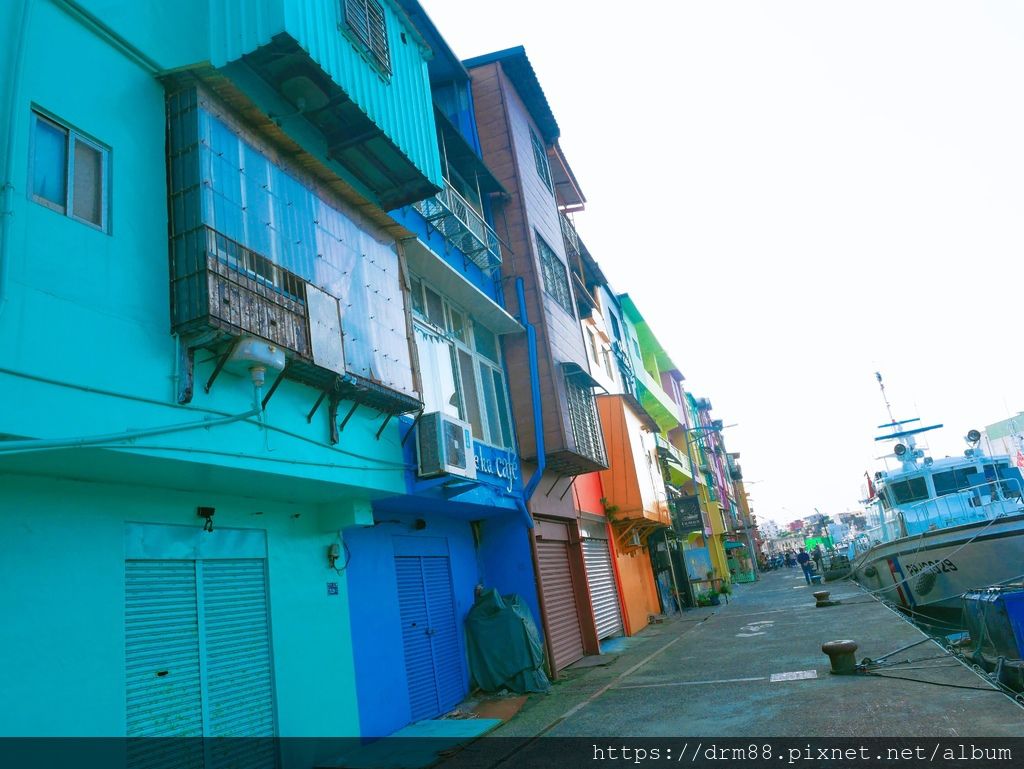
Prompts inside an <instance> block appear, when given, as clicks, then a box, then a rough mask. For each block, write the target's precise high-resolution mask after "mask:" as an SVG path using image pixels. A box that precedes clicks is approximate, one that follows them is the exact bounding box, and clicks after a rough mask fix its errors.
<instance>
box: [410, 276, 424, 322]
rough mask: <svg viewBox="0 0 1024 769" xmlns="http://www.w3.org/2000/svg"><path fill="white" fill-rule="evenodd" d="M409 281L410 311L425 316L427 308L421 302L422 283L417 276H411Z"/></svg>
mask: <svg viewBox="0 0 1024 769" xmlns="http://www.w3.org/2000/svg"><path fill="white" fill-rule="evenodd" d="M409 283H410V293H411V294H412V311H413V312H416V313H419V314H420V315H422V316H423V317H424V318H425V317H426V316H427V308H426V305H424V304H423V284H422V283H421V282H420V279H419V278H413V279H412V280H411V281H409Z"/></svg>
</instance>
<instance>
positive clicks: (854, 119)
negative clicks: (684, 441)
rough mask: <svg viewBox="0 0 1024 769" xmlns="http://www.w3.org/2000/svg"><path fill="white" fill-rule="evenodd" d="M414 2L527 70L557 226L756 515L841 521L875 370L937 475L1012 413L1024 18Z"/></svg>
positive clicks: (1009, 7)
mask: <svg viewBox="0 0 1024 769" xmlns="http://www.w3.org/2000/svg"><path fill="white" fill-rule="evenodd" d="M423 3H424V6H425V8H426V10H427V12H428V13H429V14H430V16H431V17H432V18H433V20H434V21H435V23H436V24H437V26H438V28H439V29H440V30H441V32H442V34H443V35H444V36H445V38H446V39H447V40H448V42H449V44H450V45H451V46H452V48H453V49H454V50H455V52H456V53H457V54H458V55H459V56H461V57H462V58H468V57H470V56H475V55H478V54H481V53H485V52H488V51H493V50H498V49H501V48H508V47H511V46H515V45H524V46H525V47H526V51H527V54H528V56H529V57H530V60H531V62H532V63H533V66H534V68H535V69H536V71H537V74H538V76H539V78H540V81H541V85H542V86H543V88H544V90H545V93H546V94H547V97H548V100H549V102H550V103H551V106H552V109H553V110H554V113H555V117H556V118H557V120H558V122H559V125H560V127H561V131H562V137H561V144H562V147H563V149H564V150H565V153H566V155H567V157H568V159H569V162H570V163H571V164H572V167H573V170H574V172H575V174H576V176H577V178H578V179H579V181H580V184H581V186H582V188H583V191H584V193H585V194H586V196H587V200H588V204H587V210H586V211H585V212H584V213H582V214H580V215H578V216H577V217H576V222H577V227H578V229H579V231H580V233H581V235H582V236H583V238H584V240H585V241H586V243H587V246H588V248H589V249H590V251H591V252H592V253H593V254H594V256H595V257H596V258H597V259H598V261H599V262H600V263H601V266H602V267H603V268H604V270H605V272H606V274H607V275H608V276H609V278H610V279H611V280H612V281H613V283H614V288H615V289H616V290H617V291H619V292H629V293H630V294H631V295H632V296H633V297H634V299H635V300H636V301H637V304H638V306H639V307H640V308H641V311H642V312H643V313H644V315H645V317H646V318H647V320H648V321H649V322H650V323H651V325H652V326H653V328H654V329H655V333H656V334H657V335H658V337H659V339H660V340H661V342H662V343H663V345H664V346H665V347H666V348H667V349H668V350H669V352H670V354H671V355H672V357H673V359H674V360H675V362H676V363H677V364H678V366H679V368H680V370H681V371H682V372H683V373H684V374H685V375H686V377H687V382H686V384H687V386H688V388H689V389H690V390H691V391H692V392H694V393H695V394H696V395H698V396H707V397H709V398H710V399H711V401H712V404H713V405H714V414H715V416H716V417H718V418H720V419H723V420H724V421H725V422H726V423H727V424H728V423H733V422H736V423H738V425H737V426H736V427H733V428H731V429H729V430H727V431H726V432H725V437H726V441H727V446H728V448H729V450H730V451H738V452H740V453H741V463H742V465H743V469H744V475H745V477H746V478H747V479H748V480H749V481H751V482H754V483H753V484H752V485H750V486H749V491H750V493H751V497H752V506H753V508H754V511H755V513H756V514H757V515H758V516H759V517H760V518H762V519H774V520H776V521H778V522H780V523H782V522H785V521H788V520H792V519H794V518H797V517H800V516H802V515H804V514H808V513H812V512H813V509H814V508H819V509H820V510H821V512H823V513H832V514H834V513H836V512H841V511H843V510H847V509H851V508H855V507H856V506H857V502H858V499H859V498H860V496H861V491H862V485H863V482H864V477H863V473H864V471H865V470H869V469H870V470H872V471H873V470H874V469H876V468H878V467H880V466H881V465H880V463H879V462H877V461H876V457H878V456H880V455H881V454H883V453H885V452H884V449H882V448H881V446H880V445H879V444H875V443H874V442H873V440H872V439H873V437H874V436H875V435H877V434H879V431H876V429H875V426H876V425H878V424H881V423H882V422H885V421H887V416H886V413H885V407H884V404H883V402H882V399H881V396H880V394H879V392H878V387H877V383H876V382H875V379H874V372H875V371H876V370H880V371H881V372H882V374H883V376H884V377H885V380H886V384H887V387H888V392H889V396H890V399H891V401H892V403H893V407H894V411H895V413H896V416H897V418H909V417H914V416H920V417H922V419H923V420H924V421H925V422H928V423H932V422H944V423H945V425H946V429H944V430H942V431H939V432H938V434H936V433H933V434H932V436H933V437H931V438H930V439H929V443H930V447H931V449H932V453H933V454H934V455H935V456H945V455H947V454H952V453H959V452H960V451H961V450H962V449H963V448H964V444H963V442H962V440H961V437H960V436H962V435H964V434H965V433H966V432H967V430H968V429H970V428H972V427H977V428H978V429H982V428H984V426H985V425H986V424H990V423H992V422H995V421H997V420H999V419H1002V418H1004V417H1005V416H1008V414H1009V412H1010V411H1014V412H1015V411H1017V410H1019V409H1024V354H1022V353H1024V351H1022V348H1021V345H1020V339H1021V333H1020V332H1021V325H1022V323H1024V312H1022V311H1021V301H1022V300H1021V283H1022V278H1024V262H1022V256H1024V98H1022V96H1024V82H1022V81H1024V3H1019V2H1016V1H1015V0H1008V1H1007V2H984V1H983V0H963V1H962V2H941V1H940V0H920V1H919V2H910V1H908V0H882V1H871V0H857V1H856V2H853V1H852V0H851V1H849V2H822V1H821V0H805V1H804V2H796V1H791V0H771V1H770V2H739V1H737V0H731V1H730V2H718V1H717V0H705V1H704V2H692V1H689V0H681V1H680V0H677V1H675V2H649V3H643V4H634V5H631V6H630V8H631V9H633V10H634V11H635V13H634V15H632V16H630V15H628V14H627V13H626V12H625V11H627V10H628V9H627V8H626V6H623V5H621V4H618V3H604V2H594V1H593V0H590V1H589V2H587V1H584V0H544V1H543V2H541V1H540V0H516V2H500V3H498V2H489V1H486V0H423Z"/></svg>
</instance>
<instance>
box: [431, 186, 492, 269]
mask: <svg viewBox="0 0 1024 769" xmlns="http://www.w3.org/2000/svg"><path fill="white" fill-rule="evenodd" d="M413 208H415V209H416V210H417V211H419V212H420V214H422V216H423V218H424V219H426V220H427V221H428V222H430V224H431V226H433V227H434V229H436V230H437V231H438V232H440V233H441V234H442V235H444V237H445V239H446V240H448V242H449V243H451V244H452V245H453V246H455V247H456V248H458V249H459V250H460V251H462V253H464V254H465V255H466V256H468V257H469V258H470V259H471V260H472V261H473V263H474V264H476V265H477V266H478V267H480V269H482V270H485V271H490V270H493V269H494V268H496V267H498V266H500V265H501V241H500V240H499V239H498V236H497V234H495V232H494V230H493V229H491V226H490V225H489V224H488V223H487V222H486V221H485V220H484V218H483V216H481V215H480V213H479V212H478V211H477V210H476V209H475V208H473V206H472V205H471V204H470V202H469V201H468V200H466V199H465V198H464V197H462V195H460V194H459V193H458V192H456V191H455V188H454V187H452V185H451V184H449V183H448V181H447V180H445V183H444V188H443V189H442V190H441V191H440V192H439V193H437V194H436V195H435V196H434V197H432V198H427V199H426V200H421V201H419V202H416V203H413Z"/></svg>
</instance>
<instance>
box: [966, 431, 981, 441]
mask: <svg viewBox="0 0 1024 769" xmlns="http://www.w3.org/2000/svg"><path fill="white" fill-rule="evenodd" d="M980 440H981V433H979V432H978V431H977V430H970V431H969V432H968V433H967V442H968V443H977V442H978V441H980Z"/></svg>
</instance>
